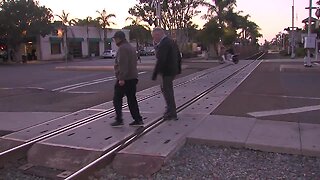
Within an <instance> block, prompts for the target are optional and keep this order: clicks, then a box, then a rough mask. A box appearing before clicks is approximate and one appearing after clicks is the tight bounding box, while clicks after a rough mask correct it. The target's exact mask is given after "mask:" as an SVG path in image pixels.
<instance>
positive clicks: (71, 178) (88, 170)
mask: <svg viewBox="0 0 320 180" xmlns="http://www.w3.org/2000/svg"><path fill="white" fill-rule="evenodd" d="M263 56H264V53H257V54H255V55H253V56H252V57H253V58H254V59H255V60H259V59H260V58H261V57H263ZM252 63H254V62H251V63H249V64H247V65H246V66H244V67H241V68H240V69H238V70H237V71H235V72H234V73H232V74H231V75H229V76H228V77H226V78H225V79H223V80H222V81H220V82H218V83H217V84H215V85H214V86H212V87H209V88H208V89H207V90H205V91H203V92H202V93H201V94H199V95H198V96H196V97H194V98H193V99H191V100H189V101H188V102H186V103H184V104H183V105H181V106H179V107H177V112H178V113H179V112H181V111H182V110H184V109H185V108H187V107H188V106H189V105H191V104H193V103H195V102H196V101H197V100H199V99H201V98H202V97H204V96H205V95H207V94H208V93H210V92H212V91H213V90H215V89H216V88H217V87H219V86H220V85H222V84H223V83H224V82H226V81H227V80H228V79H230V78H232V77H233V76H235V75H236V74H238V73H239V72H240V71H241V70H243V69H244V68H246V67H247V66H249V65H251V64H252ZM163 122H164V119H163V118H159V119H156V120H155V121H154V122H153V123H152V124H150V125H149V126H147V127H144V128H142V129H140V130H139V131H137V132H136V133H134V134H133V135H132V136H131V137H129V138H128V139H125V140H123V142H121V143H119V144H117V145H116V146H115V147H114V148H112V149H110V150H109V151H107V152H106V153H105V154H104V155H103V156H101V157H100V158H98V159H96V160H95V161H93V162H91V163H90V164H88V165H87V166H85V167H83V168H81V169H79V170H78V171H76V172H74V173H72V174H68V175H67V176H66V178H65V180H76V179H77V180H78V179H86V178H87V177H88V176H90V175H91V174H92V173H93V172H94V171H96V170H97V169H99V168H101V167H103V166H105V165H107V163H105V162H109V161H110V159H112V158H113V157H114V156H115V154H116V153H117V152H119V151H120V150H121V149H123V148H125V147H127V146H128V145H130V144H131V143H133V142H134V141H135V140H136V139H138V138H139V137H141V136H143V135H145V134H146V133H148V132H149V131H151V130H153V129H155V128H156V127H158V126H159V125H160V124H162V123H163Z"/></svg>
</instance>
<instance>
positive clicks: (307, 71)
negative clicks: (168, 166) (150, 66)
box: [1, 60, 320, 176]
mask: <svg viewBox="0 0 320 180" xmlns="http://www.w3.org/2000/svg"><path fill="white" fill-rule="evenodd" d="M301 62H302V61H301V60H296V62H294V61H293V60H279V61H277V60H274V61H265V62H262V63H261V64H260V65H259V66H258V67H257V68H256V65H258V64H253V65H251V66H249V67H248V68H246V70H244V71H241V72H240V73H239V74H237V75H236V76H235V77H233V78H231V79H230V80H228V81H226V83H225V84H224V85H223V86H219V88H218V89H215V90H214V91H213V92H210V93H209V94H206V95H205V96H204V97H202V98H201V99H199V100H198V101H197V102H196V103H194V104H193V105H192V106H190V107H188V108H187V109H184V110H183V111H182V112H180V113H179V120H178V121H169V122H165V123H164V124H162V125H160V127H159V128H157V129H155V130H152V131H151V132H150V134H147V135H145V136H142V138H141V139H139V140H138V141H137V142H135V143H133V144H131V145H129V146H128V147H127V148H125V149H123V150H121V151H120V152H119V153H118V154H117V155H116V157H115V159H114V161H113V166H114V168H115V169H116V170H118V171H119V172H120V173H122V174H126V175H130V176H136V175H141V174H143V175H148V174H150V173H153V172H156V171H157V170H159V168H161V166H162V165H163V164H164V163H165V162H166V161H167V160H168V159H169V158H170V157H171V156H172V155H173V154H174V152H176V151H177V150H178V149H179V147H181V146H182V145H183V144H184V143H185V142H189V143H201V144H203V143H205V144H209V145H215V146H221V145H222V146H231V147H241V148H249V149H256V150H262V151H268V152H282V153H290V154H302V155H311V156H320V139H319V138H318V137H320V121H319V119H320V117H319V116H320V113H319V112H320V108H319V105H320V94H319V89H320V78H319V73H320V71H319V70H318V69H319V67H318V66H317V65H315V66H314V67H312V68H304V67H303V63H301ZM242 63H243V64H242ZM243 65H244V61H243V62H241V63H239V64H238V65H232V66H228V67H226V68H223V69H221V68H220V69H219V67H217V68H216V69H214V71H213V72H211V73H209V74H205V73H207V72H209V71H210V70H212V69H210V70H206V71H205V72H199V73H197V74H194V75H191V76H187V77H184V78H182V79H177V80H176V83H178V82H183V81H185V80H186V79H188V78H189V79H192V78H194V77H197V76H199V77H201V78H199V79H198V80H197V81H195V82H193V83H190V84H186V85H183V86H179V87H177V88H176V90H175V95H176V101H177V105H178V106H179V105H181V104H183V103H184V102H186V100H187V99H190V98H191V97H192V96H194V95H196V94H200V93H201V92H202V91H203V89H205V88H207V87H209V86H210V85H214V84H215V83H217V82H219V81H220V80H222V79H223V78H224V77H226V76H229V75H230V73H231V74H232V72H233V71H235V70H236V69H238V68H239V67H240V66H243ZM292 65H293V66H292ZM281 67H282V68H281ZM286 67H289V69H290V70H286ZM292 67H294V68H292ZM287 69H288V68H287ZM253 70H254V71H253ZM252 71H253V73H251V72H252ZM201 73H202V74H201ZM238 86H239V87H238ZM236 88H237V89H236ZM235 89H236V91H234V90H235ZM158 90H159V87H153V88H150V89H147V90H144V91H141V92H139V93H138V97H143V96H147V95H150V94H152V93H154V92H155V91H158ZM139 105H140V109H141V112H142V114H143V116H144V117H145V118H146V119H145V121H146V124H148V123H150V122H151V121H152V120H153V119H156V118H157V117H160V116H161V112H162V107H164V102H163V99H162V97H161V96H160V95H158V96H155V97H154V98H152V99H150V100H147V101H144V102H142V103H140V104H139ZM109 107H112V104H111V103H110V102H107V103H105V104H103V105H98V106H95V107H92V108H89V109H87V110H86V111H93V112H103V111H105V110H106V109H108V108H109ZM125 117H127V121H126V123H128V121H130V120H129V119H130V115H129V113H128V109H125ZM112 120H113V115H109V116H107V117H104V118H100V119H98V120H97V121H94V122H93V123H91V124H90V125H89V126H87V125H86V126H82V127H81V128H78V129H75V130H71V131H68V132H67V133H65V134H63V135H61V136H60V135H59V136H55V137H53V138H51V139H48V140H45V141H42V142H40V143H37V144H36V145H34V146H33V147H32V148H31V150H30V151H29V156H28V159H29V161H30V162H31V163H33V164H35V165H42V166H49V167H54V168H58V169H59V168H61V169H66V170H75V169H77V168H79V167H80V166H81V165H83V164H85V163H87V162H90V161H91V160H93V159H94V158H96V157H99V156H100V155H101V154H102V151H105V150H106V149H108V147H110V146H111V145H114V144H115V142H116V141H117V139H118V140H119V139H120V138H122V137H124V136H128V135H129V134H130V133H132V132H134V131H135V128H130V127H128V126H127V125H126V126H125V127H124V128H122V129H121V128H120V129H114V128H110V127H109V122H111V121H112ZM27 131H29V134H30V129H25V132H27ZM20 133H21V132H20ZM95 135H97V138H99V139H100V140H99V139H98V140H97V141H94V140H93V139H94V138H95ZM6 137H10V138H8V139H6ZM20 138H21V134H20ZM101 139H102V140H101ZM10 140H15V141H17V138H16V137H15V134H10V135H7V136H4V137H2V138H1V145H3V144H5V143H7V142H9V141H10ZM68 144H69V145H68ZM48 149H50V154H46V152H48ZM39 153H41V154H42V155H43V156H42V157H39V156H38V154H39ZM79 157H83V159H84V160H81V159H82V158H81V159H80V158H79ZM62 162H63V163H62Z"/></svg>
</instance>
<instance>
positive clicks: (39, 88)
mask: <svg viewBox="0 0 320 180" xmlns="http://www.w3.org/2000/svg"><path fill="white" fill-rule="evenodd" d="M0 89H1V90H13V89H37V90H45V89H44V88H41V87H11V88H0Z"/></svg>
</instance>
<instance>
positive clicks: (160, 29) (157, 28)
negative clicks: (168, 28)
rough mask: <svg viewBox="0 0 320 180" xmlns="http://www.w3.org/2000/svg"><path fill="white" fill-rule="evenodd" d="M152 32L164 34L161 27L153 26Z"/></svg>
mask: <svg viewBox="0 0 320 180" xmlns="http://www.w3.org/2000/svg"><path fill="white" fill-rule="evenodd" d="M152 32H161V33H162V34H165V31H164V29H163V28H161V27H155V28H153V30H152Z"/></svg>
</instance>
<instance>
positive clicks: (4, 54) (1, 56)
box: [0, 50, 8, 60]
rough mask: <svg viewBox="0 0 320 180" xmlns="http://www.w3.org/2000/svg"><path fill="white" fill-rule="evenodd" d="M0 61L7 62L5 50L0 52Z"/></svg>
mask: <svg viewBox="0 0 320 180" xmlns="http://www.w3.org/2000/svg"><path fill="white" fill-rule="evenodd" d="M0 59H3V60H7V59H8V53H7V51H5V50H0Z"/></svg>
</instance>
